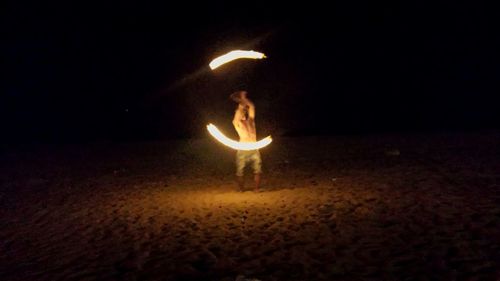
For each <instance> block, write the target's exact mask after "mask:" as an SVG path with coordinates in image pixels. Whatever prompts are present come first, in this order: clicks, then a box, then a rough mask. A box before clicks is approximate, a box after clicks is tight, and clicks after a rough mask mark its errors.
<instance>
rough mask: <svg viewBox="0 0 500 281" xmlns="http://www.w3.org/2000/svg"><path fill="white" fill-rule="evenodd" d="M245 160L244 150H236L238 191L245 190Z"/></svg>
mask: <svg viewBox="0 0 500 281" xmlns="http://www.w3.org/2000/svg"><path fill="white" fill-rule="evenodd" d="M245 162H246V161H245V155H244V152H242V151H240V150H238V151H237V152H236V181H237V182H238V191H243V188H244V185H245V179H244V178H243V171H244V169H245Z"/></svg>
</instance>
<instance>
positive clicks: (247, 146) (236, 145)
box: [207, 124, 273, 150]
mask: <svg viewBox="0 0 500 281" xmlns="http://www.w3.org/2000/svg"><path fill="white" fill-rule="evenodd" d="M207 130H208V132H209V133H210V134H211V135H212V137H214V138H215V139H216V140H218V141H220V142H221V143H223V144H224V145H227V146H229V147H231V148H232V149H236V150H255V149H259V148H263V147H265V146H267V145H268V144H270V143H271V142H272V141H273V139H272V138H271V136H267V137H265V138H263V139H261V140H260V141H258V142H238V141H235V140H232V139H230V138H228V137H226V136H225V135H224V134H223V133H222V132H221V131H219V129H217V127H215V125H213V124H208V125H207Z"/></svg>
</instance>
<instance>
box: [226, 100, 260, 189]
mask: <svg viewBox="0 0 500 281" xmlns="http://www.w3.org/2000/svg"><path fill="white" fill-rule="evenodd" d="M230 97H231V99H232V100H233V101H235V102H237V103H238V108H237V109H236V112H235V113H234V118H233V125H234V128H235V129H236V132H238V135H239V136H240V142H256V141H257V133H256V130H255V106H254V104H253V103H252V102H251V101H250V100H249V99H248V98H247V92H246V91H238V92H235V93H233V94H232V95H231V96H230ZM249 162H251V163H252V168H253V173H254V181H255V191H256V192H258V191H259V185H260V175H261V174H262V160H261V158H260V152H259V150H258V149H256V150H238V151H237V152H236V178H237V179H238V187H239V191H243V187H244V178H243V175H244V169H245V166H246V164H247V163H249Z"/></svg>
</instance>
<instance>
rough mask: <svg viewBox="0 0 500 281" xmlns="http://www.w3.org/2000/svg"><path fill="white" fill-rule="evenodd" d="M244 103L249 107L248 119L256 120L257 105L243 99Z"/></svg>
mask: <svg viewBox="0 0 500 281" xmlns="http://www.w3.org/2000/svg"><path fill="white" fill-rule="evenodd" d="M242 103H243V104H244V105H246V106H248V118H250V119H255V105H254V104H253V102H252V101H251V100H249V99H248V98H245V99H242Z"/></svg>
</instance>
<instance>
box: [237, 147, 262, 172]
mask: <svg viewBox="0 0 500 281" xmlns="http://www.w3.org/2000/svg"><path fill="white" fill-rule="evenodd" d="M248 162H252V168H253V173H254V174H261V173H262V160H261V159H260V152H259V150H238V151H237V152H236V175H237V176H238V177H241V176H243V174H244V173H243V172H244V170H245V166H246V165H247V163H248Z"/></svg>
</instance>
